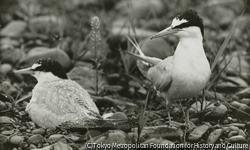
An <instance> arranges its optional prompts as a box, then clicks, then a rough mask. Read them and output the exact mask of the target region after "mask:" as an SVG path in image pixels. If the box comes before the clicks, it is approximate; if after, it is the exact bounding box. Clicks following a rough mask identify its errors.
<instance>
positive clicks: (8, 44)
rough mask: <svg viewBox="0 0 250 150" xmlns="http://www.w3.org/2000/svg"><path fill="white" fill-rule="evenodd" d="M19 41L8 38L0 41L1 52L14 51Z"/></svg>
mask: <svg viewBox="0 0 250 150" xmlns="http://www.w3.org/2000/svg"><path fill="white" fill-rule="evenodd" d="M19 44H20V43H19V41H18V40H16V39H13V38H10V37H6V38H2V39H0V45H1V46H0V48H1V50H8V49H14V48H15V47H17V46H19Z"/></svg>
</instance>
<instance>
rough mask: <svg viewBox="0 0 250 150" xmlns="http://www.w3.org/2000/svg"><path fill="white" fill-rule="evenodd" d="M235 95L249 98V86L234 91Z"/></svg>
mask: <svg viewBox="0 0 250 150" xmlns="http://www.w3.org/2000/svg"><path fill="white" fill-rule="evenodd" d="M236 95H237V96H239V97H242V98H250V88H249V87H248V88H245V89H243V90H241V91H239V92H237V93H236Z"/></svg>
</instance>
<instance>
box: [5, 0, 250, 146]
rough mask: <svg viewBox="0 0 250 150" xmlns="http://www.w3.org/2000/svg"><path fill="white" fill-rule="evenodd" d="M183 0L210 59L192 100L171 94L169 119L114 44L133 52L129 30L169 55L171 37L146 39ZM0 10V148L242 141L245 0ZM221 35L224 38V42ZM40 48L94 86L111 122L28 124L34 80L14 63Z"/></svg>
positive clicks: (246, 93)
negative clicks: (199, 22)
mask: <svg viewBox="0 0 250 150" xmlns="http://www.w3.org/2000/svg"><path fill="white" fill-rule="evenodd" d="M190 8H192V9H194V10H196V11H197V12H198V13H199V14H200V16H201V17H202V18H203V22H204V27H205V39H204V48H205V50H206V55H207V58H208V60H209V62H210V64H211V65H212V64H213V63H214V62H217V65H216V66H215V67H214V69H213V73H212V76H211V78H210V81H209V83H208V84H207V87H206V89H205V91H204V92H202V93H200V95H198V96H197V97H196V98H194V99H192V100H189V101H185V100H183V101H180V102H174V104H173V106H174V107H173V110H172V111H171V116H172V117H173V118H172V120H173V124H174V126H168V119H167V111H166V108H165V100H164V99H163V98H162V97H161V96H160V95H159V94H157V93H155V92H154V91H153V90H150V89H151V88H150V83H149V81H147V79H145V78H144V77H143V76H142V74H141V73H140V72H139V70H138V68H137V67H136V63H135V60H134V59H133V58H131V57H130V56H128V55H125V54H123V53H121V52H120V51H119V50H127V51H131V52H132V51H134V49H133V45H132V44H131V43H129V42H128V40H127V37H126V36H129V37H131V38H134V37H135V38H136V40H137V41H138V42H139V43H140V45H141V47H142V50H143V51H144V53H145V54H146V55H149V56H152V55H154V56H158V57H160V58H165V57H167V56H169V55H172V54H173V51H174V49H175V47H176V44H177V42H178V39H177V38H176V37H173V36H169V37H166V38H159V39H156V40H149V38H150V37H151V36H152V35H154V34H155V33H157V32H158V31H160V30H162V29H164V28H165V27H167V26H168V25H170V24H171V21H172V19H173V18H174V17H175V16H176V15H177V14H180V13H181V12H183V11H184V10H186V9H190ZM243 11H244V14H243V15H242V16H241V13H242V12H243ZM0 14H1V17H0V25H1V28H0V58H1V59H0V81H1V82H0V149H3V150H26V149H37V150H42V149H43V150H47V149H63V150H64V149H65V150H66V149H74V150H77V149H88V148H102V149H104V148H105V146H106V147H107V148H110V147H109V146H110V145H105V144H111V146H114V145H112V144H114V143H115V144H125V145H115V147H116V148H129V147H131V148H134V149H135V148H143V147H146V146H150V148H162V147H157V146H159V145H156V144H166V145H167V146H172V147H174V148H183V147H181V146H185V147H186V148H190V149H194V148H209V149H211V148H222V149H224V148H226V147H227V148H230V147H231V148H246V149H248V144H249V142H250V141H249V136H248V135H249V129H250V122H249V120H250V88H249V83H250V80H249V76H250V74H249V70H250V65H249V63H250V56H249V53H250V49H249V41H250V30H249V22H250V11H249V4H248V3H247V1H243V0H242V1H238V0H231V1H221V0H209V1H198V0H195V1H194V0H185V1H184V0H182V1H181V0H175V1H166V0H137V1H135V0H102V1H99V0H84V1H81V0H72V1H70V0H60V1H57V0H50V1H42V0H20V1H18V0H8V1H0ZM93 18H94V19H93ZM236 23H237V26H234V25H235V24H236ZM231 30H233V31H234V32H232V31H231ZM93 31H95V32H93ZM99 33H100V36H99ZM230 34H231V36H230V37H229V35H230ZM96 35H97V36H96ZM93 37H97V38H95V41H97V42H96V43H97V44H96V45H95V44H93ZM226 38H229V39H230V41H229V42H228V43H225V44H226V45H224V44H223V42H224V41H226V40H225V39H226ZM223 47H224V51H223V53H222V54H221V55H219V54H218V53H219V49H220V48H221V49H223ZM47 57H50V58H53V59H57V60H58V61H59V62H60V63H61V64H62V65H63V67H64V68H65V70H66V71H67V75H68V77H69V78H70V79H71V80H75V81H76V82H77V83H79V84H80V85H81V86H83V87H84V88H85V89H86V90H87V91H88V92H89V93H90V94H91V95H92V98H93V100H94V101H95V103H96V105H97V106H98V108H99V110H100V112H101V115H103V114H107V113H113V116H111V118H113V119H115V121H117V122H116V124H113V125H111V126H109V127H108V128H107V127H104V126H102V125H98V126H92V128H91V129H73V130H66V129H64V128H63V127H62V128H61V129H58V130H48V129H43V128H40V127H38V126H37V125H36V124H34V123H33V122H32V121H31V119H30V118H29V116H28V114H27V113H26V112H25V107H26V105H27V104H28V102H29V100H30V97H31V91H32V88H33V87H34V85H35V84H36V82H37V81H36V80H35V79H34V78H33V77H31V76H29V75H24V76H21V75H18V74H13V73H12V71H13V70H15V69H19V68H24V67H28V66H30V65H31V64H33V63H34V62H35V61H36V60H37V59H40V58H47ZM97 80H98V83H97V82H96V81H97ZM148 91H151V92H150V94H149V96H148V97H147V93H148ZM187 109H189V111H190V116H189V120H190V122H189V123H187V118H186V115H185V112H186V110H187ZM65 126H66V125H65ZM138 135H139V137H138ZM89 143H90V144H89ZM93 143H99V144H96V145H95V144H93ZM100 143H102V144H100ZM139 143H140V144H139ZM209 144H210V145H209ZM166 145H165V146H166ZM178 146H179V147H178ZM195 146H196V147H195ZM197 146H199V147H197ZM211 146H214V147H211ZM216 146H217V147H216ZM147 148H149V147H147ZM165 148H166V147H165ZM168 148H170V147H168Z"/></svg>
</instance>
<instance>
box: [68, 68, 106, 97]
mask: <svg viewBox="0 0 250 150" xmlns="http://www.w3.org/2000/svg"><path fill="white" fill-rule="evenodd" d="M95 73H96V72H95V70H94V69H92V67H91V66H88V65H84V64H83V65H77V66H75V67H74V68H73V69H71V70H70V71H69V72H68V73H67V75H68V78H69V79H71V80H74V81H76V82H77V83H78V84H80V85H81V86H82V87H83V88H84V89H86V90H87V91H88V92H89V93H94V92H95V91H94V90H93V88H95V82H96V78H95ZM101 74H102V73H101V72H100V71H99V77H98V79H99V81H98V90H99V92H101V91H103V90H104V86H102V85H104V84H105V83H106V80H105V79H104V78H103V76H102V75H101Z"/></svg>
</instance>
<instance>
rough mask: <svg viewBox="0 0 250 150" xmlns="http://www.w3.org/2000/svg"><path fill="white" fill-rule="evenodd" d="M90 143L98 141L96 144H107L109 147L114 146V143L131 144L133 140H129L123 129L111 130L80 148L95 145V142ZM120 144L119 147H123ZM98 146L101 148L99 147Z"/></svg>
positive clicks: (82, 149) (81, 149)
mask: <svg viewBox="0 0 250 150" xmlns="http://www.w3.org/2000/svg"><path fill="white" fill-rule="evenodd" d="M89 143H96V144H97V145H96V146H100V145H103V144H105V145H106V146H108V147H107V148H112V147H111V146H112V144H130V143H131V141H130V140H129V138H128V136H127V135H126V133H125V132H123V131H121V130H109V131H107V132H105V133H103V134H101V135H99V136H96V137H94V138H92V139H90V140H89V141H87V142H85V143H84V145H83V146H82V147H81V148H80V150H84V149H89V148H92V147H91V146H93V144H89ZM109 146H110V147H109ZM119 146H120V145H116V147H117V148H121V147H119ZM97 148H98V149H99V147H97Z"/></svg>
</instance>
